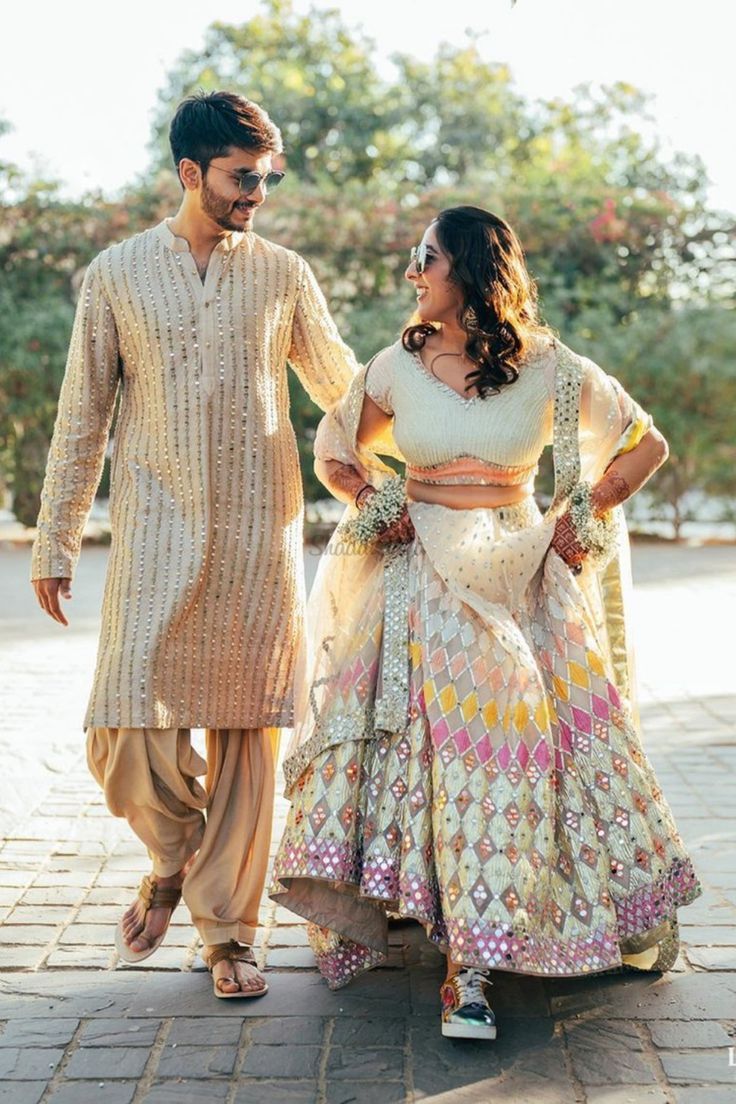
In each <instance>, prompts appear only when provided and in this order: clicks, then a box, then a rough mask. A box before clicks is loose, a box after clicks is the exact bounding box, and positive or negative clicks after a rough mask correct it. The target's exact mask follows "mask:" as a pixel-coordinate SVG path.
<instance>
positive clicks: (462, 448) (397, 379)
mask: <svg viewBox="0 0 736 1104" xmlns="http://www.w3.org/2000/svg"><path fill="white" fill-rule="evenodd" d="M552 354H553V346H552V345H551V343H547V344H545V346H544V347H543V348H540V349H539V350H537V351H535V352H534V354H532V355H530V356H529V357H528V358H527V360H526V361H525V362H524V363H523V364H522V365H521V367H520V369H519V378H518V379H517V380H515V382H514V383H511V384H508V385H507V386H504V387H502V388H501V390H500V391H499V392H498V393H497V394H494V395H488V396H487V397H486V398H481V397H480V396H479V395H472V396H469V397H467V398H464V397H463V396H462V395H460V394H459V393H458V392H457V391H455V389H454V388H452V387H450V385H449V384H447V383H444V382H443V381H442V380H439V379H437V378H436V377H435V376H433V375H432V374H431V373H430V372H429V370H428V369H427V368H426V367H425V365H424V364H423V362H422V361H421V359H420V358H419V356H418V355H417V354H415V353H412V352H410V351H409V350H407V349H405V348H404V346H403V345H402V344H401V341H397V342H395V343H394V344H393V345H390V346H388V348H386V349H383V350H382V351H381V352H380V353H378V355H377V356H376V357H375V358H374V359H373V361H372V362H371V364H370V366H369V368H368V371H367V373H366V381H365V390H366V392H367V394H368V395H370V397H371V398H372V399H373V400H374V402H376V404H377V405H378V406H379V407H380V408H381V409H382V410H383V411H384V412H385V413H386V414H390V415H392V416H393V419H394V424H393V437H394V441H395V443H396V445H397V446H398V448H399V450H400V452H401V453H402V455H403V456H404V458H405V460H406V462H407V464H409V465H410V466H411V467H415V468H432V467H436V466H439V465H442V464H447V463H449V462H450V461H453V460H456V459H459V458H461V457H462V458H466V457H472V458H474V459H477V460H480V461H482V462H484V463H487V464H493V465H498V466H501V467H510V468H533V467H534V465H535V464H536V463H537V461H538V460H539V456H540V454H541V452H542V450H543V449H544V447H545V445H548V444H551V442H552V417H553V387H552V386H551V380H552V378H553V373H551V372H550V370H549V369H550V364H551V360H553V356H552Z"/></svg>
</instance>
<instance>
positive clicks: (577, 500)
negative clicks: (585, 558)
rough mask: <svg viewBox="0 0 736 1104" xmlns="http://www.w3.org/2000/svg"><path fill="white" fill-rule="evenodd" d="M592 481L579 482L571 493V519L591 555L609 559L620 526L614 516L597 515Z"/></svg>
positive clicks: (604, 559) (581, 543) (602, 559)
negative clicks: (594, 508) (592, 496)
mask: <svg viewBox="0 0 736 1104" xmlns="http://www.w3.org/2000/svg"><path fill="white" fill-rule="evenodd" d="M592 489H593V488H592V486H591V484H590V483H578V484H577V486H575V487H574V488H573V491H572V493H571V495H570V521H571V522H572V525H573V528H574V530H575V535H576V537H577V539H578V542H579V544H580V545H581V546H582V547H583V548H584V549H585V550H586V552H589V553H590V554H591V556H593V557H595V558H596V559H598V560H601V561H607V560H609V559H610V558H611V556H612V555H613V552H614V550H615V547H616V540H617V536H618V527H617V525H616V522H615V520H614V518H613V516H612V515H611V514H610V513H609V514H605V515H604V516H603V517H596V515H595V513H594V511H593V502H592V498H591V494H592Z"/></svg>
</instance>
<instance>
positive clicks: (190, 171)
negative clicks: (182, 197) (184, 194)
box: [179, 157, 202, 192]
mask: <svg viewBox="0 0 736 1104" xmlns="http://www.w3.org/2000/svg"><path fill="white" fill-rule="evenodd" d="M179 180H180V181H181V183H182V186H183V187H184V188H186V190H187V191H188V192H196V190H197V188H199V186H200V184H201V183H202V170H201V169H200V167H199V165H198V164H197V162H196V161H192V160H190V158H189V157H182V159H181V161H180V162H179Z"/></svg>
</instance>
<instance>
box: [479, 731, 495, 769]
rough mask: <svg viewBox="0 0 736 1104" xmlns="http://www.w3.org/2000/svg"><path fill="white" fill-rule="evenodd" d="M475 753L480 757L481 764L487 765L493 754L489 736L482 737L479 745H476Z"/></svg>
mask: <svg viewBox="0 0 736 1104" xmlns="http://www.w3.org/2000/svg"><path fill="white" fill-rule="evenodd" d="M475 753H476V755H477V756H478V758H479V760H480V761H481V763H487V762H488V760H489V759H490V758H491V755H492V754H493V748H492V747H491V741H490V739H489V738H488V735H487V734H486V735H484V736H481V738H480V740H479V741H478V743H477V744H476V745H475Z"/></svg>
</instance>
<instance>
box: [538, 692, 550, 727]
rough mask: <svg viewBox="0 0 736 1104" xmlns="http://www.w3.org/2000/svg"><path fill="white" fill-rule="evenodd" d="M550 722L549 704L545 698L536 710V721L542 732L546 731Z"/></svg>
mask: <svg viewBox="0 0 736 1104" xmlns="http://www.w3.org/2000/svg"><path fill="white" fill-rule="evenodd" d="M549 722H550V715H549V706H548V705H547V702H546V700H545V699H544V698H543V699H542V701H540V703H539V705H538V706H537V708H536V709H535V710H534V723H535V725H536V726H537V728H538V729H539V731H540V732H544V730H545V729H546V728H547V726H548V725H549Z"/></svg>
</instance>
